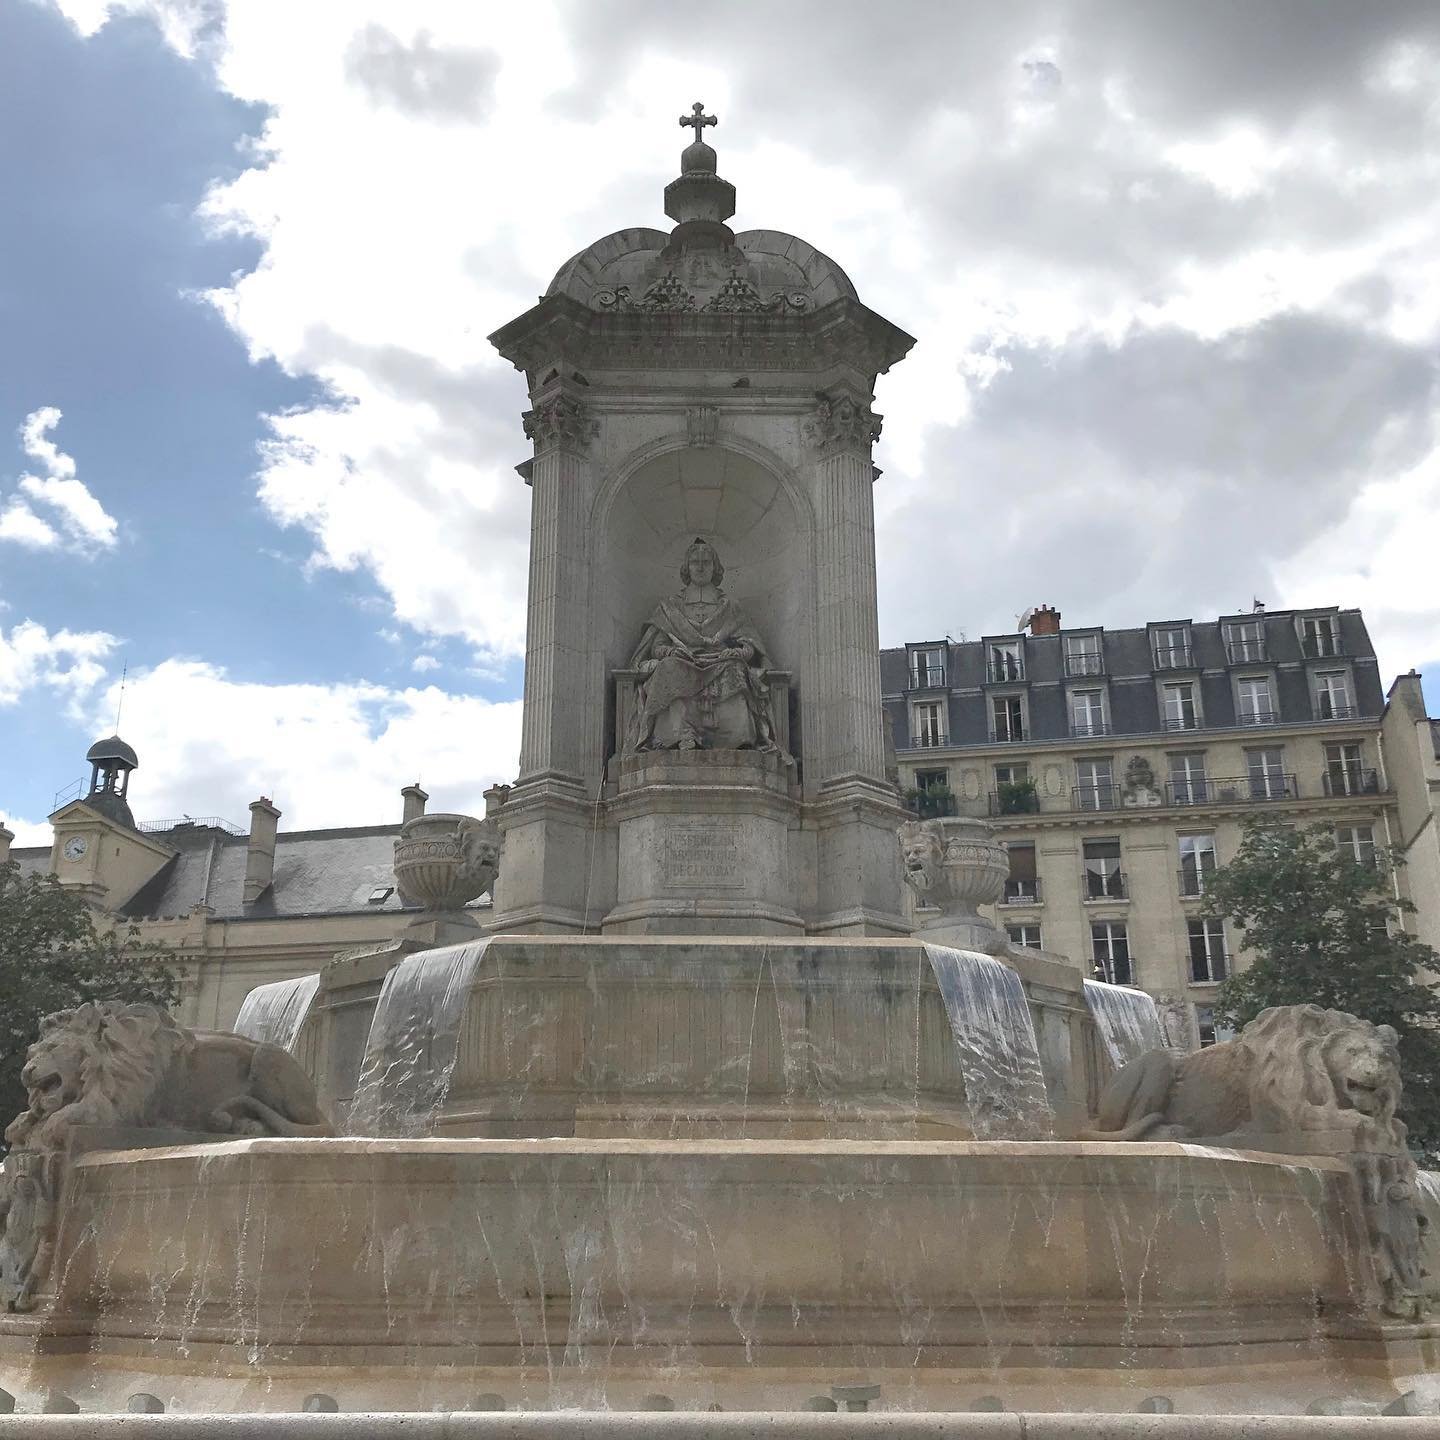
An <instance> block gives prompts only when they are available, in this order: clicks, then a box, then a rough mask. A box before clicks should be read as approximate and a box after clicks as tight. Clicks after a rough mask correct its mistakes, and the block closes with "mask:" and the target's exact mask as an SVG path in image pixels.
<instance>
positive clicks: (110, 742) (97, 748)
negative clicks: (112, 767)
mask: <svg viewBox="0 0 1440 1440" xmlns="http://www.w3.org/2000/svg"><path fill="white" fill-rule="evenodd" d="M85 758H86V759H87V760H94V761H101V760H118V761H119V762H120V763H121V764H122V765H128V766H129V767H130V768H131V769H132V770H138V769H139V768H140V761H139V759H138V758H137V757H136V754H135V751H134V750H133V749H132V748H131V747H130V746H129V745H127V744H126V743H125V742H124V741H123V740H122V739H121V738H120V737H119V736H118V735H107V736H106V737H105V738H104V739H103V740H97V741H96V742H95V743H94V744H93V745H92V746H91V747H90V748H89V749H88V750H87V751H86V752H85Z"/></svg>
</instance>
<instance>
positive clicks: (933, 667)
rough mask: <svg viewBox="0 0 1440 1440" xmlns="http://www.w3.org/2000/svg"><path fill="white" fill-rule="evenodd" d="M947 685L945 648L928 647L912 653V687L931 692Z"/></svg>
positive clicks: (939, 646) (940, 646) (941, 646)
mask: <svg viewBox="0 0 1440 1440" xmlns="http://www.w3.org/2000/svg"><path fill="white" fill-rule="evenodd" d="M944 684H945V646H943V645H927V646H926V647H924V648H923V649H920V650H912V651H911V652H910V685H911V688H912V689H915V690H930V689H934V688H936V687H942V686H943V685H944Z"/></svg>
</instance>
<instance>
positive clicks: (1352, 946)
mask: <svg viewBox="0 0 1440 1440" xmlns="http://www.w3.org/2000/svg"><path fill="white" fill-rule="evenodd" d="M1395 864H1396V860H1395V858H1394V857H1393V856H1391V855H1388V854H1386V853H1384V852H1383V851H1377V854H1376V858H1375V863H1374V864H1373V865H1369V864H1363V863H1361V862H1359V861H1358V860H1357V859H1356V858H1355V856H1354V855H1353V853H1352V852H1351V851H1349V850H1348V849H1346V848H1344V847H1343V846H1339V845H1337V844H1336V842H1335V837H1334V834H1333V832H1332V831H1331V830H1330V829H1329V827H1327V826H1324V825H1313V826H1310V827H1309V828H1307V829H1295V828H1292V827H1291V826H1288V825H1285V824H1284V823H1283V822H1281V821H1277V820H1273V819H1266V820H1257V821H1252V822H1251V823H1250V824H1249V825H1247V826H1246V830H1245V835H1244V838H1243V840H1242V841H1241V844H1240V849H1239V851H1238V852H1237V854H1236V856H1235V859H1234V860H1233V861H1232V862H1231V863H1230V864H1228V865H1226V866H1224V867H1223V868H1221V869H1220V870H1217V871H1216V872H1215V873H1214V874H1213V875H1212V876H1209V877H1207V879H1206V883H1205V898H1206V900H1207V901H1208V902H1209V903H1210V905H1211V906H1212V907H1213V909H1214V910H1215V911H1216V913H1218V914H1221V915H1224V916H1225V917H1226V918H1227V919H1229V920H1230V921H1231V922H1232V923H1234V924H1235V925H1237V926H1239V927H1240V928H1241V929H1242V931H1243V935H1242V943H1243V944H1244V945H1245V946H1246V948H1247V949H1249V950H1250V951H1251V952H1252V954H1253V957H1254V958H1253V960H1252V962H1251V964H1250V966H1249V967H1248V968H1247V969H1245V970H1243V971H1241V972H1240V973H1238V974H1235V975H1232V976H1231V977H1230V978H1229V979H1228V980H1226V981H1225V983H1224V984H1223V985H1222V986H1221V987H1220V992H1219V995H1218V996H1217V1000H1216V1005H1215V1014H1216V1018H1217V1019H1218V1020H1220V1021H1221V1022H1222V1023H1228V1024H1232V1025H1235V1026H1237V1027H1238V1026H1241V1025H1244V1024H1247V1023H1248V1022H1249V1021H1251V1020H1253V1019H1254V1018H1255V1016H1256V1015H1258V1014H1259V1013H1260V1012H1261V1011H1262V1010H1264V1009H1265V1008H1266V1007H1267V1006H1271V1005H1304V1004H1314V1005H1323V1006H1325V1007H1326V1008H1327V1009H1332V1010H1346V1011H1349V1012H1350V1013H1351V1014H1352V1015H1358V1016H1360V1017H1361V1018H1362V1019H1365V1020H1370V1021H1373V1022H1374V1023H1375V1024H1377V1025H1393V1026H1394V1027H1395V1029H1396V1031H1397V1032H1398V1033H1399V1036H1400V1062H1401V1072H1402V1075H1403V1078H1404V1081H1405V1096H1404V1102H1403V1104H1402V1106H1401V1111H1400V1114H1401V1118H1402V1119H1403V1120H1404V1121H1405V1122H1406V1124H1408V1125H1409V1127H1410V1140H1411V1144H1412V1145H1413V1146H1414V1147H1415V1148H1416V1149H1418V1150H1422V1151H1424V1152H1425V1153H1427V1154H1434V1153H1436V1152H1437V1151H1440V989H1437V986H1436V984H1435V982H1434V981H1432V980H1431V979H1430V978H1429V977H1428V976H1427V974H1426V973H1425V972H1430V974H1435V973H1440V955H1437V954H1436V952H1435V951H1434V950H1433V949H1432V948H1431V947H1430V946H1429V945H1425V944H1422V943H1421V942H1420V941H1419V940H1417V939H1416V938H1415V937H1414V936H1413V935H1410V934H1407V933H1406V932H1405V931H1403V930H1401V929H1400V928H1399V920H1400V916H1401V915H1402V914H1403V913H1404V912H1407V911H1410V910H1413V909H1414V906H1412V905H1411V904H1410V902H1409V901H1408V900H1402V899H1399V898H1397V896H1396V895H1395V892H1394V884H1393V875H1394V868H1395Z"/></svg>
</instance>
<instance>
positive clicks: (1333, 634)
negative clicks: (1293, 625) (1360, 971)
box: [1300, 615, 1345, 660]
mask: <svg viewBox="0 0 1440 1440" xmlns="http://www.w3.org/2000/svg"><path fill="white" fill-rule="evenodd" d="M1300 649H1301V650H1302V651H1303V652H1304V654H1305V657H1306V659H1308V660H1325V659H1328V658H1329V657H1330V656H1333V655H1343V654H1344V653H1345V649H1344V646H1343V645H1342V644H1341V642H1340V620H1339V617H1338V616H1336V615H1302V616H1301V617H1300Z"/></svg>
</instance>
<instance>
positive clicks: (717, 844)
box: [603, 750, 804, 935]
mask: <svg viewBox="0 0 1440 1440" xmlns="http://www.w3.org/2000/svg"><path fill="white" fill-rule="evenodd" d="M618 771H619V774H618V787H617V788H618V793H617V795H616V798H615V800H613V801H612V802H611V804H610V807H609V811H610V817H611V820H612V823H615V824H616V827H617V833H618V841H619V855H618V877H617V879H618V883H617V897H616V904H615V907H614V909H612V910H611V911H610V913H609V914H608V915H606V917H605V920H604V927H603V928H604V930H605V932H606V933H607V934H617V935H696V934H704V935H785V934H799V933H803V930H804V922H803V921H802V920H801V918H800V916H799V915H798V914H797V913H796V911H795V909H794V894H795V887H794V885H793V884H792V883H791V876H790V855H789V851H790V846H789V832H790V830H791V829H792V828H793V827H798V825H799V806H798V804H797V802H796V800H795V799H794V798H793V796H792V794H791V789H792V774H793V767H792V765H791V763H790V762H789V761H788V760H787V759H786V758H785V757H784V756H782V755H774V754H767V753H762V752H760V751H758V750H690V751H680V750H664V751H660V750H652V751H644V752H641V753H640V754H637V755H627V756H625V757H623V758H622V759H621V760H620V761H619V765H618Z"/></svg>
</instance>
